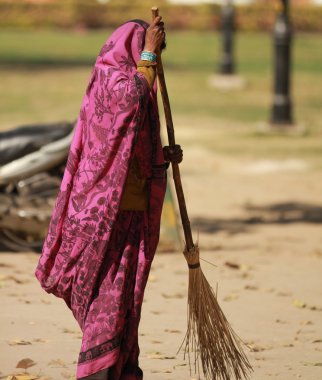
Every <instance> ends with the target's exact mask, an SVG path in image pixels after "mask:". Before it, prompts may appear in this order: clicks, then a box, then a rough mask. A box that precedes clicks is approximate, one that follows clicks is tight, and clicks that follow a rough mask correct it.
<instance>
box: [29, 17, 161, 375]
mask: <svg viewBox="0 0 322 380" xmlns="http://www.w3.org/2000/svg"><path fill="white" fill-rule="evenodd" d="M146 28H147V24H146V23H144V22H141V21H139V20H134V21H131V22H127V23H125V24H123V25H121V26H120V27H119V28H118V29H116V30H115V31H114V32H113V33H112V35H111V36H110V38H109V39H108V40H107V41H106V42H105V44H104V45H103V47H102V49H101V51H100V53H99V55H98V57H97V59H96V62H95V65H94V68H93V71H92V74H91V77H90V80H89V84H88V86H87V89H86V93H85V95H84V99H83V102H82V105H81V109H80V113H79V117H78V120H77V123H76V125H75V131H74V135H73V139H72V143H71V146H70V150H69V154H68V159H67V164H66V168H65V171H64V175H63V178H62V182H61V186H60V190H59V193H58V196H57V199H56V202H55V206H54V210H53V214H52V217H51V220H50V224H49V228H48V232H47V236H46V239H45V241H44V245H43V249H42V253H41V256H40V258H39V262H38V265H37V267H36V270H35V275H36V277H37V279H38V280H39V282H40V284H41V287H42V288H43V289H44V290H45V291H46V292H48V293H52V294H54V295H55V296H57V297H60V298H62V299H63V300H64V301H65V302H66V304H67V306H68V307H69V308H70V309H71V311H72V313H73V315H74V317H75V318H76V320H77V322H78V324H79V326H80V328H81V330H82V332H83V338H82V346H81V351H80V354H79V359H78V364H77V378H78V379H79V378H81V377H84V376H88V375H90V374H93V373H96V372H97V371H100V370H102V369H104V368H107V367H113V366H114V367H113V368H114V369H113V371H111V376H110V377H109V379H110V378H111V379H112V380H119V379H122V380H123V379H124V380H125V379H141V378H142V371H141V370H140V368H139V367H138V353H139V349H138V345H137V329H138V324H139V320H140V310H141V304H142V302H143V293H144V288H145V284H146V281H147V277H148V274H149V270H150V266H151V262H152V260H153V257H154V254H155V250H156V247H157V244H158V239H159V230H160V217H161V209H162V204H163V199H164V194H165V189H166V169H165V164H164V158H163V154H162V146H161V140H160V125H159V116H158V108H157V98H156V85H155V86H154V88H153V89H150V87H149V85H148V82H147V81H146V79H145V77H144V75H143V74H142V73H139V72H137V71H136V63H137V62H138V60H139V59H140V53H141V51H142V48H143V44H144V37H145V30H146ZM134 157H135V158H136V159H137V162H138V163H139V166H140V170H141V173H142V175H143V176H144V177H145V178H146V180H147V183H148V189H149V191H148V197H149V199H148V209H147V210H146V211H130V210H129V211H128V210H121V209H120V202H121V198H122V194H123V191H124V186H125V182H126V178H127V174H128V171H129V167H130V165H131V162H132V160H133V158H134ZM131 342H132V343H131Z"/></svg>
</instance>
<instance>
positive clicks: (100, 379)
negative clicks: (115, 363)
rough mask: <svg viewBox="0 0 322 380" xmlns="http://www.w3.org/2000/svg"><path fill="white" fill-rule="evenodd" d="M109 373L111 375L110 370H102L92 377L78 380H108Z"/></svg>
mask: <svg viewBox="0 0 322 380" xmlns="http://www.w3.org/2000/svg"><path fill="white" fill-rule="evenodd" d="M108 373H109V368H105V369H102V370H101V371H99V372H96V373H93V374H92V375H89V376H86V377H82V378H80V379H78V380H108V379H109V377H108Z"/></svg>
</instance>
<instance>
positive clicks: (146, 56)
mask: <svg viewBox="0 0 322 380" xmlns="http://www.w3.org/2000/svg"><path fill="white" fill-rule="evenodd" d="M140 59H141V61H150V62H156V60H157V55H156V54H155V53H153V52H152V51H148V50H145V49H144V50H143V51H142V53H141V56H140Z"/></svg>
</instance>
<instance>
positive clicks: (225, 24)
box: [219, 0, 235, 74]
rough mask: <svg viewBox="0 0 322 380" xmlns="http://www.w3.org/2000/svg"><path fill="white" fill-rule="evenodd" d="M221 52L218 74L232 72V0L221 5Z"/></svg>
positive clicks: (233, 24)
mask: <svg viewBox="0 0 322 380" xmlns="http://www.w3.org/2000/svg"><path fill="white" fill-rule="evenodd" d="M221 16H222V18H221V20H222V21H221V22H222V27H221V29H222V53H221V59H220V63H219V73H220V74H233V73H234V72H235V63H234V54H233V50H234V29H235V12H234V5H233V2H232V0H226V1H225V4H224V5H223V7H222V15H221Z"/></svg>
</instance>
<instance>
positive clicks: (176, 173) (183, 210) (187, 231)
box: [152, 7, 194, 250]
mask: <svg viewBox="0 0 322 380" xmlns="http://www.w3.org/2000/svg"><path fill="white" fill-rule="evenodd" d="M158 15H159V9H158V8H157V7H153V8H152V20H154V19H155V18H156V17H157V16H158ZM157 75H158V78H159V87H160V91H161V95H162V102H163V107H164V115H165V120H166V124H167V132H168V140H169V146H170V147H173V146H174V145H175V143H176V142H175V137H174V128H173V121H172V114H171V108H170V101H169V96H168V91H167V86H166V83H165V78H164V71H163V65H162V59H161V53H160V51H158V52H157ZM171 165H172V173H173V180H174V184H175V188H176V193H177V199H178V204H179V210H180V215H181V222H182V227H183V232H184V237H185V241H186V246H187V249H188V250H190V249H192V248H193V247H194V244H193V239H192V233H191V227H190V221H189V217H188V212H187V207H186V201H185V198H184V193H183V188H182V183H181V176H180V170H179V165H178V164H177V163H174V162H171Z"/></svg>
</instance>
